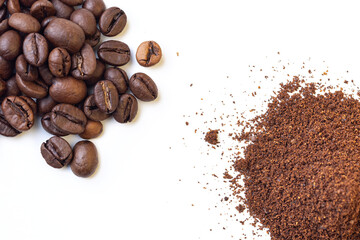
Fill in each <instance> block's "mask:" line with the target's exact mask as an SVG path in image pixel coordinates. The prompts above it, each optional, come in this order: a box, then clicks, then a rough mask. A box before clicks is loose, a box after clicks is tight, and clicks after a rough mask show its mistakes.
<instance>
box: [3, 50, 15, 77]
mask: <svg viewBox="0 0 360 240" xmlns="http://www.w3.org/2000/svg"><path fill="white" fill-rule="evenodd" d="M13 67H14V66H13V62H11V61H8V60H6V59H4V58H3V57H1V56H0V78H2V79H4V80H6V79H9V78H10V77H11V75H12V73H13Z"/></svg>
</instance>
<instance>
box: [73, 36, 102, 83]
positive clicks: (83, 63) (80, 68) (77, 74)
mask: <svg viewBox="0 0 360 240" xmlns="http://www.w3.org/2000/svg"><path fill="white" fill-rule="evenodd" d="M71 63H72V66H71V75H72V76H73V77H74V78H76V79H86V78H89V77H91V75H92V74H93V73H94V72H95V69H96V57H95V53H94V50H93V49H92V47H91V46H90V45H89V44H87V43H85V44H84V46H83V47H82V48H81V50H80V52H78V53H75V54H74V55H73V56H72V59H71Z"/></svg>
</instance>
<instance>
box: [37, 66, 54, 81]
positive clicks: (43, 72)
mask: <svg viewBox="0 0 360 240" xmlns="http://www.w3.org/2000/svg"><path fill="white" fill-rule="evenodd" d="M38 69H39V74H40V76H41V78H42V79H43V81H44V82H45V84H46V85H48V86H50V85H51V84H52V79H53V78H54V76H53V75H52V74H51V72H50V69H49V67H48V65H47V64H44V65H42V66H40V67H39V68H38Z"/></svg>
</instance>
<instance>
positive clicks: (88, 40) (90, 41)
mask: <svg viewBox="0 0 360 240" xmlns="http://www.w3.org/2000/svg"><path fill="white" fill-rule="evenodd" d="M100 40H101V33H100V31H99V29H97V28H96V32H95V34H94V35H92V36H90V37H87V38H86V40H85V42H86V43H87V44H89V45H90V46H91V47H96V45H98V44H99V42H100Z"/></svg>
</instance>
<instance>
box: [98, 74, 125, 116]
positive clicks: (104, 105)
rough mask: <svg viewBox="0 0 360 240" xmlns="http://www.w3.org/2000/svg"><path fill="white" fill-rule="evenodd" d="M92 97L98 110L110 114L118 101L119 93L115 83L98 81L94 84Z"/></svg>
mask: <svg viewBox="0 0 360 240" xmlns="http://www.w3.org/2000/svg"><path fill="white" fill-rule="evenodd" d="M94 98H95V103H96V106H98V108H99V109H100V111H103V112H106V113H107V114H110V113H112V112H114V111H115V110H116V108H117V106H118V103H119V94H118V92H117V90H116V87H115V85H114V84H113V83H112V82H111V81H109V80H104V81H100V82H98V83H97V84H96V85H95V88H94Z"/></svg>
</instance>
